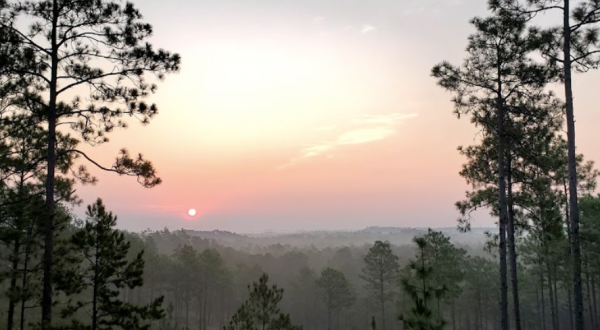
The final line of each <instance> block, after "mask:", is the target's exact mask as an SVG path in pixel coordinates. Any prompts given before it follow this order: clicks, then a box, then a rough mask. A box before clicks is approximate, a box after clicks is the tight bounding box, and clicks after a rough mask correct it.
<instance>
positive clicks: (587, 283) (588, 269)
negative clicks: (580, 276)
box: [585, 261, 596, 329]
mask: <svg viewBox="0 0 600 330" xmlns="http://www.w3.org/2000/svg"><path fill="white" fill-rule="evenodd" d="M585 270H586V275H585V286H586V290H587V296H588V309H589V311H590V323H591V325H592V329H596V320H595V319H594V308H593V306H592V289H591V287H590V265H589V263H588V262H587V261H586V262H585Z"/></svg>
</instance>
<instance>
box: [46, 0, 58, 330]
mask: <svg viewBox="0 0 600 330" xmlns="http://www.w3.org/2000/svg"><path fill="white" fill-rule="evenodd" d="M58 6H59V4H58V0H53V1H52V31H51V33H50V39H51V47H52V51H51V56H50V57H51V64H50V88H49V89H50V97H49V100H48V101H49V102H48V113H47V114H46V115H47V116H48V141H47V143H48V152H47V154H46V161H47V170H46V212H47V214H46V221H45V223H44V276H43V289H42V330H44V329H48V328H49V327H50V326H51V323H52V276H53V275H52V268H53V265H54V210H55V205H54V190H55V186H54V170H55V167H56V98H57V93H56V92H57V90H56V89H57V83H56V81H57V76H58V49H57V39H58V33H57V32H58V31H57V25H58V15H59V8H58Z"/></svg>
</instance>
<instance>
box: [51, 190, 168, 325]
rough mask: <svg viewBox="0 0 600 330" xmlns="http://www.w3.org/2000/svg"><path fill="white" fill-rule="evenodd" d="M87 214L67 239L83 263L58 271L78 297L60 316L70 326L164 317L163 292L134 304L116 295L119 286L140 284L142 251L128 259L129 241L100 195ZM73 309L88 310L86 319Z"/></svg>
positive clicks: (144, 321)
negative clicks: (69, 318)
mask: <svg viewBox="0 0 600 330" xmlns="http://www.w3.org/2000/svg"><path fill="white" fill-rule="evenodd" d="M86 214H87V217H88V220H87V222H86V223H85V226H84V228H82V229H81V230H79V231H77V232H76V233H75V234H74V235H73V237H72V240H71V241H72V244H73V248H74V249H75V250H76V251H77V252H78V253H80V258H81V266H79V267H76V268H74V269H69V270H67V271H65V272H64V273H62V274H61V275H62V276H63V277H62V280H63V281H62V282H61V283H62V284H63V289H64V290H65V291H66V292H67V293H69V294H71V296H73V295H74V294H78V296H79V297H81V298H79V299H77V298H73V297H72V298H71V299H70V301H69V303H68V304H67V307H65V308H64V309H63V310H62V311H61V316H62V317H63V318H67V317H71V325H70V326H69V327H70V328H72V329H82V330H84V329H89V330H111V329H115V328H121V329H123V330H125V329H127V330H129V329H132V330H146V329H148V328H149V327H150V323H149V321H151V320H160V319H161V318H163V317H164V311H163V310H162V307H161V305H162V301H163V298H162V297H160V298H157V299H154V300H152V301H151V302H150V303H149V304H147V305H134V304H132V303H129V302H126V301H123V300H122V299H120V297H119V295H120V289H122V288H125V287H127V288H129V289H133V288H136V287H140V286H142V285H143V274H144V259H143V258H142V257H143V251H141V252H139V253H138V254H137V255H136V257H135V258H134V260H132V261H127V254H128V252H129V249H130V247H131V244H130V243H129V242H128V241H126V240H125V235H124V233H123V232H120V231H118V230H116V229H115V228H114V227H115V226H116V223H117V218H116V216H114V215H113V214H112V212H108V211H107V210H106V208H105V206H104V204H103V203H102V200H101V199H98V200H97V201H96V203H94V204H92V205H89V206H88V208H87V213H86ZM82 294H83V296H82ZM77 313H79V314H80V315H81V313H84V315H87V318H84V319H85V321H83V320H82V319H81V318H77V317H74V318H73V316H77V315H76V314H77Z"/></svg>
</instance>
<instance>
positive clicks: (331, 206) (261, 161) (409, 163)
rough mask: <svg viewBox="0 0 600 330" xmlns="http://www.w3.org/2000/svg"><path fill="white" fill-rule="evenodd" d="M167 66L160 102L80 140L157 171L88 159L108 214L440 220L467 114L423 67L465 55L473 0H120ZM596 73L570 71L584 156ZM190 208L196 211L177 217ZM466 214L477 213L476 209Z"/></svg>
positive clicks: (236, 220)
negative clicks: (174, 63)
mask: <svg viewBox="0 0 600 330" xmlns="http://www.w3.org/2000/svg"><path fill="white" fill-rule="evenodd" d="M134 2H136V3H137V5H138V6H139V8H140V10H141V11H142V13H143V14H144V16H145V18H146V20H147V21H149V22H150V23H152V24H153V26H154V31H155V36H154V37H153V39H152V42H153V43H154V45H155V46H157V47H164V48H167V49H169V50H172V51H176V52H179V53H180V54H181V55H182V57H183V63H182V69H181V73H179V74H177V75H173V76H168V77H167V79H166V81H165V82H163V83H161V84H160V85H159V90H158V93H157V94H156V95H155V96H154V97H153V101H155V102H157V103H158V105H159V109H160V114H159V116H157V117H156V119H155V120H154V121H153V122H152V123H151V124H150V125H149V126H146V127H141V126H140V125H136V124H132V125H131V127H130V128H129V129H127V130H125V131H119V132H116V133H113V135H112V136H111V142H110V143H109V144H107V145H104V146H101V147H97V148H93V149H89V150H90V153H92V154H93V155H95V156H96V158H97V159H99V160H100V161H102V162H103V163H105V164H108V163H110V161H111V160H112V158H113V157H114V155H116V152H117V151H118V150H119V149H120V148H122V147H127V148H128V149H129V150H130V151H132V152H142V153H143V154H144V155H145V156H147V157H148V158H150V159H151V160H152V161H153V162H154V163H155V165H156V166H157V167H158V170H159V173H160V176H161V178H162V179H163V180H164V183H163V184H162V185H160V186H158V187H156V188H153V189H150V190H148V189H144V188H142V187H140V186H139V185H137V183H136V182H135V180H132V179H131V178H124V177H123V178H120V177H116V176H114V175H111V174H106V173H100V172H97V171H95V173H96V174H98V176H99V177H100V183H99V184H98V185H96V186H95V187H81V188H79V190H78V193H79V194H80V196H81V197H83V198H84V199H85V201H86V202H88V203H89V202H91V201H92V200H93V199H94V198H96V197H102V198H103V199H104V200H105V203H106V204H107V206H108V207H109V208H110V209H111V210H113V211H114V212H115V213H117V214H118V215H119V219H120V221H119V225H120V226H121V227H122V228H126V229H132V230H141V229H144V228H153V229H158V228H162V227H165V226H166V227H169V228H171V229H178V228H182V227H185V228H193V229H225V230H232V231H243V232H260V231H266V230H294V229H336V228H346V229H350V228H360V227H365V226H373V225H386V226H387V225H391V226H454V225H455V223H456V222H455V220H456V218H457V216H458V214H457V212H456V211H455V209H454V206H453V204H454V202H455V201H457V200H459V199H461V198H462V197H463V195H464V191H465V190H466V189H467V188H468V187H467V186H466V185H465V183H464V181H463V180H462V179H461V178H460V177H459V176H458V171H459V169H460V165H461V164H462V162H463V159H462V158H461V157H460V156H459V155H458V153H457V152H456V147H457V146H458V145H461V144H463V145H464V144H470V143H473V139H474V138H475V131H474V129H473V128H472V127H471V126H470V125H469V123H468V121H467V120H461V121H459V120H457V119H456V118H455V117H454V116H453V115H452V104H451V103H450V98H451V95H450V94H447V93H445V92H444V91H443V90H442V89H441V88H439V87H437V86H436V85H435V80H434V79H432V78H431V77H430V76H429V71H430V69H431V67H432V66H433V65H435V64H436V63H438V62H440V61H441V60H450V61H452V62H454V63H459V62H460V61H461V59H462V57H463V56H464V51H463V50H464V47H465V45H466V37H467V35H468V34H469V33H470V32H471V29H470V27H469V25H468V20H469V19H470V18H471V17H473V16H474V15H481V14H485V3H484V1H478V0H465V1H447V0H446V1H441V0H418V1H417V0H406V1H395V2H390V1H384V0H372V1H364V0H344V1H341V0H335V1H334V0H331V1H322V0H319V1H317V0H289V1H274V0H227V1H208V0H178V1H171V2H165V1H158V0H152V1H134ZM597 79H598V74H597V73H591V74H587V75H586V76H576V78H575V106H576V117H577V120H578V122H577V125H578V133H577V134H578V146H579V151H580V152H584V153H585V154H586V156H587V158H589V159H598V158H599V156H600V152H599V151H598V149H597V148H594V147H595V146H594V142H595V141H597V138H598V135H597V133H595V126H596V125H595V123H597V122H599V120H600V112H599V111H597V109H596V104H595V102H594V99H595V98H594V96H595V95H594V93H595V91H594V86H595V85H597V84H596V83H595V82H597V81H598V80H597ZM188 208H196V209H197V210H198V215H197V216H196V217H195V218H193V219H190V218H189V217H188V216H186V212H187V209H188ZM477 220H478V222H477V223H476V225H489V224H490V223H491V220H490V219H489V217H487V216H486V215H485V214H480V215H479V216H478V218H477Z"/></svg>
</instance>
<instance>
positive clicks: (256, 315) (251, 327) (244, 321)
mask: <svg viewBox="0 0 600 330" xmlns="http://www.w3.org/2000/svg"><path fill="white" fill-rule="evenodd" d="M268 282H269V276H268V275H267V274H263V275H262V276H261V277H260V279H259V280H258V283H253V284H252V287H250V286H248V290H249V291H250V297H249V298H248V300H246V301H245V302H244V303H243V304H242V306H241V307H240V308H239V309H238V311H237V312H236V313H235V314H234V315H233V317H232V318H231V321H230V322H229V325H227V326H226V327H224V328H223V329H224V330H265V329H272V330H301V329H302V328H301V327H297V326H293V325H292V324H291V321H290V316H289V315H287V314H284V313H282V312H281V311H280V310H279V307H278V306H277V305H278V304H279V302H280V301H281V299H282V298H283V289H279V288H277V286H276V285H273V286H272V287H269V286H268Z"/></svg>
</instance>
